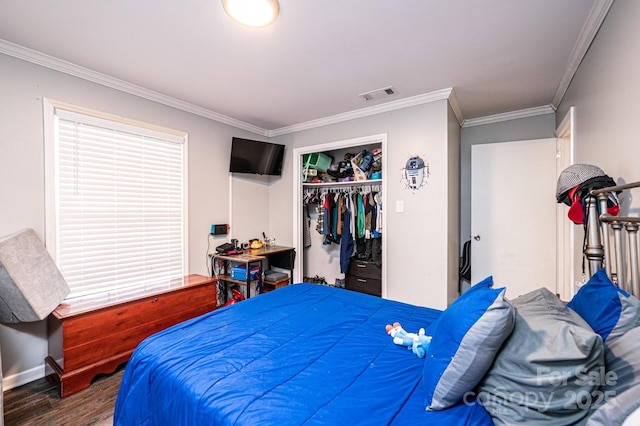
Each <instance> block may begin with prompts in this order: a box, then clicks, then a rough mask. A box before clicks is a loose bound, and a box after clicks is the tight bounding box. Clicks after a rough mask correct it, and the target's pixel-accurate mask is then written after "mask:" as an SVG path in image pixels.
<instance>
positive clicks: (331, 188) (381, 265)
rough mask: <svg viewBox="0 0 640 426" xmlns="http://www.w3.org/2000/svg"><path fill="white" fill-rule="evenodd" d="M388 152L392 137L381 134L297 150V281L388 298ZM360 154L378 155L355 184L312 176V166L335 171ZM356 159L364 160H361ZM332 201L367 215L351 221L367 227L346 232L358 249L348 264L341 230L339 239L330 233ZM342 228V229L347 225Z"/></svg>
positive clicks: (353, 179)
mask: <svg viewBox="0 0 640 426" xmlns="http://www.w3.org/2000/svg"><path fill="white" fill-rule="evenodd" d="M386 148H387V135H386V134H378V135H371V136H365V137H361V138H354V139H348V140H342V141H336V142H330V143H323V144H316V145H310V146H305V147H299V148H296V149H294V151H293V161H292V163H293V185H294V191H293V192H294V197H295V198H294V203H293V206H294V207H293V208H294V212H293V213H294V214H293V217H294V221H293V240H294V244H295V247H296V251H297V253H298V256H297V257H296V260H295V263H296V265H295V269H294V282H302V281H310V280H311V282H313V281H314V280H317V283H319V284H323V283H326V284H327V285H337V286H340V287H342V286H345V287H346V288H348V289H350V290H354V291H361V292H364V293H369V294H374V295H377V296H381V297H386V295H387V285H386V259H387V254H386V238H384V232H385V228H386V216H385V214H384V207H385V206H386V197H387V190H386V189H387V188H386V181H387V176H386V171H387V167H386V158H387V155H386V154H387V152H386ZM360 153H366V154H367V155H368V154H372V156H373V155H375V160H376V161H377V163H376V165H375V168H371V169H370V170H369V171H368V172H365V173H364V176H363V175H362V174H360V175H359V176H358V177H355V176H354V177H352V178H351V180H349V178H347V179H342V175H341V174H340V173H339V172H338V173H333V174H332V176H331V177H329V176H325V178H324V179H321V178H319V177H316V176H317V175H315V173H316V171H315V170H314V171H312V172H309V169H310V168H312V167H310V164H316V165H317V166H318V169H319V170H320V171H321V170H325V169H327V168H328V167H329V166H328V165H329V164H330V163H331V164H334V167H333V169H334V170H333V171H334V172H335V168H336V167H335V166H344V165H345V163H350V159H351V157H353V156H357V155H358V154H360ZM369 159H371V157H370V158H369ZM355 161H356V162H358V161H360V160H359V159H357V158H356V160H355ZM317 163H318V164H317ZM322 174H324V173H320V174H319V175H322ZM356 174H358V173H356ZM339 177H340V179H338V178H339ZM358 179H359V180H358ZM326 180H329V182H327V181H326ZM337 180H341V181H340V182H338V181H337ZM342 180H346V181H342ZM327 197H330V198H327ZM325 201H326V204H325ZM329 201H331V203H332V206H334V205H335V206H336V207H335V208H336V209H337V206H338V205H340V206H344V207H343V208H345V209H346V208H351V209H353V210H350V211H351V212H352V213H354V212H358V210H357V209H358V207H360V209H361V211H362V212H364V210H366V215H365V214H364V213H363V214H362V215H361V216H358V215H357V214H353V215H352V216H351V218H350V219H349V222H352V221H355V222H356V225H358V221H359V225H360V226H365V229H364V231H363V230H362V228H357V227H351V229H352V230H353V232H354V233H353V234H349V233H347V234H348V235H349V236H350V237H351V238H353V244H354V246H353V251H349V249H348V247H347V250H346V252H347V253H351V254H353V256H351V257H349V259H348V261H347V262H346V263H345V260H346V258H347V257H348V256H345V247H344V244H342V232H340V235H339V236H338V239H337V241H336V238H335V235H334V234H335V226H334V228H333V229H334V231H333V233H331V232H327V229H326V226H327V225H328V223H329V221H328V220H325V218H324V213H325V212H329V211H334V210H327V207H328V203H329ZM335 211H337V210H335ZM342 211H343V212H344V210H342ZM339 216H340V217H342V215H339ZM365 218H366V225H364V221H365ZM318 219H320V221H319V220H318ZM334 220H335V216H334ZM340 226H341V227H342V226H343V223H342V221H341V223H340ZM345 229H346V228H345ZM365 233H366V234H365ZM346 241H348V240H346ZM349 269H350V270H349ZM305 278H306V280H305Z"/></svg>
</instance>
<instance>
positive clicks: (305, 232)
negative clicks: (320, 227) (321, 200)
mask: <svg viewBox="0 0 640 426" xmlns="http://www.w3.org/2000/svg"><path fill="white" fill-rule="evenodd" d="M302 245H303V246H304V247H305V248H307V247H311V216H309V205H308V204H305V205H304V206H302Z"/></svg>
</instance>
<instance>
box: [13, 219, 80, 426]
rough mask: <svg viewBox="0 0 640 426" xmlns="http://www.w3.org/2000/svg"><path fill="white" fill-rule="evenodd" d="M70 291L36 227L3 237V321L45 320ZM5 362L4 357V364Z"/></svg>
mask: <svg viewBox="0 0 640 426" xmlns="http://www.w3.org/2000/svg"><path fill="white" fill-rule="evenodd" d="M68 294H69V286H68V285H67V282H66V281H65V279H64V278H63V277H62V274H61V273H60V270H59V269H58V267H57V266H56V264H55V263H54V261H53V259H52V258H51V256H50V255H49V253H48V252H47V250H46V249H45V247H44V245H43V244H42V241H40V239H39V238H38V236H37V235H36V233H35V231H34V230H33V229H24V230H22V231H20V232H18V233H16V234H13V235H10V236H8V237H5V238H2V239H0V323H16V322H33V321H41V320H43V319H45V318H46V317H47V315H49V314H50V313H51V312H52V311H53V310H54V309H55V308H56V307H57V306H58V305H59V304H60V302H62V301H63V300H64V298H65V297H66V296H67V295H68ZM1 362H2V360H1V358H0V366H1V365H2V364H1ZM0 395H2V368H1V367H0ZM2 399H3V398H0V426H2V425H3V424H4V414H3V403H2Z"/></svg>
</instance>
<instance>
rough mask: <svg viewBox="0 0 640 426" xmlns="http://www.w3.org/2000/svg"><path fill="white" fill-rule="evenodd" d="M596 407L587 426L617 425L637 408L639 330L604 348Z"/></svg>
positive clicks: (639, 396) (638, 404)
mask: <svg viewBox="0 0 640 426" xmlns="http://www.w3.org/2000/svg"><path fill="white" fill-rule="evenodd" d="M605 362H606V369H605V371H604V374H603V375H602V387H601V388H600V393H599V394H598V400H597V402H598V406H597V407H594V408H596V410H595V412H594V413H593V414H592V415H591V416H590V417H589V421H588V422H587V425H601V424H607V425H621V424H622V423H623V422H624V420H625V418H626V417H627V416H628V415H629V414H631V413H632V412H633V411H634V410H635V409H636V408H638V407H640V328H634V329H632V330H630V331H628V332H627V333H626V334H624V335H623V336H621V337H618V338H617V339H614V340H613V341H612V342H610V343H609V344H608V345H607V349H606V353H605Z"/></svg>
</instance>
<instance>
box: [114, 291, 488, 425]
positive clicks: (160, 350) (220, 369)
mask: <svg viewBox="0 0 640 426" xmlns="http://www.w3.org/2000/svg"><path fill="white" fill-rule="evenodd" d="M439 315H440V311H436V310H433V309H428V308H422V307H416V306H412V305H408V304H404V303H399V302H395V301H390V300H385V299H381V298H376V297H373V296H367V295H364V294H360V293H355V292H351V291H348V290H342V289H335V288H331V287H326V286H318V285H314V284H296V285H291V286H287V287H285V288H282V289H279V290H276V291H273V292H270V293H267V294H264V295H261V296H259V297H255V298H252V299H249V300H247V301H243V302H241V303H237V304H235V305H232V306H229V307H226V308H221V309H218V310H216V311H213V312H211V313H209V314H206V315H203V316H201V317H198V318H195V319H193V320H190V321H186V322H184V323H181V324H178V325H176V326H174V327H171V328H169V329H167V330H164V331H162V332H160V333H157V334H155V335H153V336H151V337H149V338H147V339H146V340H145V341H143V342H142V343H141V344H140V345H139V346H138V348H137V349H136V350H135V352H134V354H133V356H132V357H131V360H130V361H129V363H128V364H127V367H126V370H125V374H124V377H123V380H122V385H121V387H120V391H119V393H118V399H117V401H116V408H115V416H114V424H115V425H116V426H124V425H171V426H178V425H218V424H229V425H230V424H237V425H269V424H278V425H282V424H291V425H302V424H324V425H327V424H328V425H334V424H350V423H351V424H420V423H421V424H438V425H447V424H452V425H454V424H455V425H457V424H477V425H481V424H482V425H484V424H487V425H490V424H492V422H491V418H490V417H489V416H488V415H487V413H486V411H485V410H484V408H483V407H481V406H480V405H479V404H477V403H475V404H459V405H458V406H455V407H453V408H451V409H448V410H445V411H442V412H426V411H425V410H424V392H423V390H422V370H423V365H424V360H423V359H419V358H417V357H416V356H415V355H414V354H413V353H412V352H411V351H409V350H407V349H405V348H402V347H400V346H396V345H394V344H393V342H392V341H391V338H390V337H389V336H388V335H387V334H386V332H385V325H386V324H389V323H393V322H394V321H399V322H400V323H401V324H402V325H403V326H404V328H405V329H406V330H408V331H417V330H418V329H419V328H420V327H425V328H427V329H428V326H429V325H430V324H431V323H433V321H434V320H435V319H437V318H438V316H439Z"/></svg>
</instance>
